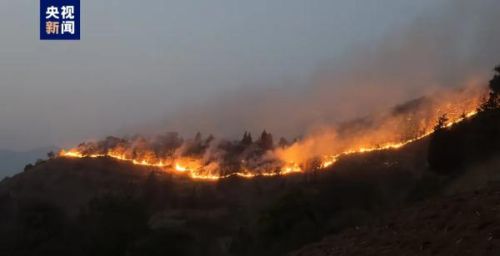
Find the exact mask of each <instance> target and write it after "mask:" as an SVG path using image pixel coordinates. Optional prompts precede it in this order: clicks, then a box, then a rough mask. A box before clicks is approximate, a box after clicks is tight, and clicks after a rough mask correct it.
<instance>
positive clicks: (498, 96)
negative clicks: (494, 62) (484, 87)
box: [479, 65, 500, 112]
mask: <svg viewBox="0 0 500 256" xmlns="http://www.w3.org/2000/svg"><path fill="white" fill-rule="evenodd" d="M494 71H495V75H494V76H493V78H492V79H491V80H490V83H489V88H490V93H489V97H488V100H486V102H484V103H483V104H482V105H481V107H480V108H479V111H481V112H485V111H493V110H497V109H498V108H499V107H500V65H499V66H497V67H495V69H494Z"/></svg>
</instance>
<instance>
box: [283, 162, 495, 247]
mask: <svg viewBox="0 0 500 256" xmlns="http://www.w3.org/2000/svg"><path fill="white" fill-rule="evenodd" d="M497 171H500V170H498V169H497ZM499 251H500V183H496V184H490V185H489V186H487V187H486V188H482V189H479V190H476V191H473V192H466V193H459V194H456V195H454V196H444V197H440V198H436V199H432V200H429V201H425V202H421V203H417V204H416V205H414V206H411V207H407V208H404V209H401V210H397V211H394V212H392V213H390V214H387V215H386V216H385V217H384V218H382V219H380V220H378V221H377V222H375V223H373V224H372V225H366V226H356V227H354V228H351V229H349V230H346V231H344V232H342V233H341V234H339V235H336V236H330V237H327V238H325V239H323V240H322V241H321V242H319V243H315V244H312V245H308V246H306V247H304V248H303V249H301V250H299V251H297V252H294V253H292V254H291V255H294V256H305V255H308V256H327V255H336V256H339V255H360V256H361V255H386V256H390V255H394V256H399V255H450V256H451V255H485V256H486V255H498V252H499Z"/></svg>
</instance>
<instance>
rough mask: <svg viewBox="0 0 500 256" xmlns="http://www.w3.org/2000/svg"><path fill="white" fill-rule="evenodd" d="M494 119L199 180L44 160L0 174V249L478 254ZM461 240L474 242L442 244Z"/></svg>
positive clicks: (490, 200)
mask: <svg viewBox="0 0 500 256" xmlns="http://www.w3.org/2000/svg"><path fill="white" fill-rule="evenodd" d="M498 115H499V112H498V109H497V110H493V111H486V112H481V113H480V114H478V115H477V116H475V117H473V118H470V119H467V120H465V121H463V122H461V123H459V124H457V125H455V126H452V127H437V128H436V129H437V132H436V133H434V134H433V135H432V136H428V137H425V138H423V139H420V140H417V141H414V142H412V143H409V144H407V145H405V146H404V147H402V148H398V149H386V150H378V151H373V152H366V153H359V154H350V155H345V156H342V157H340V159H339V160H338V162H336V163H335V164H334V165H332V166H330V167H329V168H326V169H319V170H316V171H314V170H311V171H308V172H305V173H301V174H292V175H284V176H279V175H278V176H274V177H254V178H251V179H247V178H242V177H234V176H233V177H229V178H224V179H220V180H217V181H200V180H192V179H191V178H189V176H186V175H183V174H182V173H180V174H179V173H177V174H174V173H171V172H165V171H164V170H161V169H160V168H155V167H145V166H140V165H134V164H132V163H130V162H127V161H121V160H116V159H113V158H111V157H97V158H90V157H83V158H61V157H56V158H53V159H49V160H47V161H44V162H39V163H38V164H36V165H34V166H32V167H31V168H26V169H25V171H24V172H23V173H20V174H18V175H15V176H14V177H12V178H7V179H4V180H3V181H2V182H0V222H1V223H0V224H1V225H0V241H3V243H1V244H0V254H3V255H165V254H173V255H283V254H286V253H289V252H290V251H296V250H298V255H309V254H313V255H314V254H317V255H329V254H321V253H324V252H323V251H324V248H326V249H325V250H326V251H328V250H330V249H331V250H337V249H338V250H345V253H346V254H347V255H352V254H356V253H358V252H359V253H360V254H361V255H362V254H364V255H373V254H377V255H379V254H380V253H384V252H387V255H401V253H402V254H406V253H407V254H409V255H411V254H419V253H422V252H423V251H420V250H424V249H425V250H426V251H425V253H427V252H429V253H431V252H436V253H438V254H441V255H453V253H454V252H457V250H459V249H460V250H466V249H467V250H469V249H470V251H471V253H479V252H481V253H486V252H488V251H487V250H490V249H491V250H494V249H495V248H496V247H492V246H489V245H487V244H486V245H484V246H483V244H482V243H480V242H479V241H483V240H484V239H485V237H484V236H485V235H486V234H490V233H491V235H489V236H487V237H486V239H487V242H488V243H490V241H493V242H494V241H496V235H495V234H496V233H495V232H496V228H497V222H496V221H497V219H495V218H496V217H494V216H496V215H495V214H496V212H495V211H496V208H495V207H494V206H496V204H495V203H494V202H495V200H496V199H498V198H497V197H495V195H496V193H497V192H496V189H497V188H496V187H494V188H487V189H485V186H487V185H488V184H489V183H491V181H497V180H499V179H498V178H499V175H498V166H499V161H498V160H497V157H498V156H500V154H499V151H498V146H497V145H500V143H499V141H498V139H499V138H500V136H497V134H498V133H499V131H500V123H499V121H498V120H499V118H498ZM485 129H486V130H485ZM463 143H466V144H467V145H468V146H467V147H463ZM456 159H460V161H455V160H456ZM471 190H472V191H478V192H475V193H474V192H468V193H467V191H471ZM463 193H465V194H463ZM456 194H459V196H453V195H456ZM478 195H479V196H478ZM463 202H466V203H467V204H465V203H463ZM462 203H463V204H462ZM399 209H405V210H402V211H401V210H399ZM470 209H473V210H474V211H473V212H469V211H470ZM476 210H477V211H479V213H476ZM460 212H463V218H462V217H460V216H461V215H459V214H458V213H460ZM483 212H484V215H482V214H483ZM452 213H457V214H455V215H456V216H454V218H451V217H450V215H451V214H452ZM474 214H476V215H477V214H481V216H484V218H483V217H481V218H480V220H475V219H473V216H474ZM381 216H382V217H381ZM384 216H385V217H384ZM429 216H430V217H429ZM490 216H492V217H491V218H490ZM490 219H491V220H490ZM448 220H449V221H450V223H448V222H446V223H445V222H444V221H448ZM482 220H487V221H490V222H491V223H490V222H488V223H486V224H484V223H482V222H480V221H482ZM478 221H479V222H478ZM377 223H382V224H377ZM443 223H444V224H443ZM448 224H449V225H451V226H452V228H451V229H450V227H448V226H446V225H448ZM483 225H484V227H483ZM388 226H389V227H390V228H394V230H390V231H391V233H390V234H389V233H388V232H387V227H388ZM478 226H481V227H480V228H479V229H478ZM353 227H359V228H357V229H356V228H355V229H354V231H353V229H352V228H353ZM462 228H463V229H462ZM474 228H475V229H476V231H477V232H476V233H473V230H474ZM346 230H347V231H346ZM349 230H350V231H349ZM393 231H394V232H399V233H397V234H398V235H395V233H393ZM479 231H480V232H479ZM453 232H458V233H453ZM481 232H486V233H484V234H483V233H481ZM12 234H15V235H12ZM335 234H337V235H335ZM462 234H463V236H464V237H461V236H462ZM332 235H333V236H332ZM466 235H467V236H466ZM323 237H331V238H327V239H325V240H323V242H320V243H316V244H313V245H310V246H307V247H305V248H303V249H300V248H301V247H303V246H304V245H305V244H308V243H313V242H317V241H320V240H322V238H323ZM490 237H491V238H490ZM460 239H461V240H460ZM466 239H471V240H473V241H476V240H477V241H478V242H477V246H476V244H474V245H473V246H472V245H470V244H468V245H470V247H459V249H456V248H455V247H453V248H451V247H450V246H451V245H450V244H452V243H453V242H454V243H456V244H460V243H462V241H464V244H465V241H466ZM393 240H394V241H395V243H397V242H398V241H399V245H398V244H393ZM457 241H458V242H457ZM433 242H434V243H433ZM493 242H491V243H493ZM474 243H475V242H474ZM360 245H361V246H360ZM364 245H366V247H364ZM399 246H401V247H399ZM464 246H465V245H464ZM419 248H422V249H419ZM454 248H455V249H454ZM386 250H387V251H386ZM427 250H428V251H427ZM471 255H472V254H471Z"/></svg>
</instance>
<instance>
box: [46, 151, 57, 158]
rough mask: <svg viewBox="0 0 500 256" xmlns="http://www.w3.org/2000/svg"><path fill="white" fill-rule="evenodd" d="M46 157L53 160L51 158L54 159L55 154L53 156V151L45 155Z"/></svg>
mask: <svg viewBox="0 0 500 256" xmlns="http://www.w3.org/2000/svg"><path fill="white" fill-rule="evenodd" d="M47 157H48V158H49V159H53V158H55V157H56V154H54V151H50V152H49V153H47Z"/></svg>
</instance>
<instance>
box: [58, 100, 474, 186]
mask: <svg viewBox="0 0 500 256" xmlns="http://www.w3.org/2000/svg"><path fill="white" fill-rule="evenodd" d="M464 95H465V96H466V97H468V98H465V97H464ZM483 95H484V94H482V93H476V94H475V96H472V97H471V96H470V93H469V92H467V91H466V92H465V93H463V92H462V93H461V94H457V95H452V97H451V96H450V99H449V100H446V101H444V100H443V99H440V100H441V101H439V102H440V103H439V104H437V105H436V104H434V105H432V104H431V109H430V110H426V111H427V112H425V111H424V113H423V114H422V115H424V117H425V118H422V119H419V116H418V115H409V116H403V117H400V118H402V121H401V120H393V119H394V118H392V119H391V118H389V119H388V120H384V121H383V122H381V125H380V127H378V128H377V129H374V130H369V131H362V132H361V133H359V132H358V133H357V134H356V133H355V134H353V135H352V136H351V137H350V138H348V139H344V138H337V137H336V135H335V134H332V133H328V132H327V133H322V134H319V135H318V134H316V135H312V136H309V137H308V138H306V139H305V140H303V141H299V142H297V143H295V144H293V145H291V146H289V147H287V148H284V149H276V150H274V151H273V152H270V154H271V155H273V157H274V158H277V159H279V160H280V163H281V166H279V167H277V168H270V170H247V169H245V168H243V169H242V170H240V171H236V172H231V173H228V174H225V173H224V172H221V171H220V170H219V169H220V168H219V166H218V164H217V163H213V162H212V163H210V164H208V165H207V164H205V163H204V162H203V160H202V159H196V158H192V157H176V158H171V159H170V158H169V159H159V158H158V157H157V156H155V154H154V153H153V152H148V151H147V150H145V151H144V152H140V154H132V155H131V154H127V153H126V152H127V149H126V148H114V149H111V150H108V151H106V152H107V153H104V154H92V153H91V154H87V153H84V152H82V151H80V150H79V149H78V148H73V149H70V150H68V151H65V150H63V151H61V152H60V154H59V156H61V157H68V158H84V157H90V158H99V157H110V158H113V159H117V160H121V161H126V162H130V163H132V164H134V165H142V166H151V167H157V168H161V169H163V170H165V171H169V172H174V173H179V174H183V175H187V176H189V177H191V178H193V179H200V180H219V179H223V178H227V177H230V176H238V177H242V178H254V177H256V176H265V177H270V176H277V175H290V174H294V173H303V172H305V169H306V168H305V167H304V164H305V161H307V159H308V158H309V159H310V157H309V155H311V156H313V157H318V156H320V157H319V159H320V160H319V161H320V162H319V164H318V165H317V166H316V167H315V169H320V170H324V169H326V168H328V167H330V166H332V165H334V164H335V163H336V162H337V161H338V160H339V158H341V157H342V156H346V155H352V154H359V153H366V152H373V151H381V150H394V149H399V148H401V147H403V146H405V145H407V144H409V143H412V142H415V141H417V140H420V139H423V138H425V137H427V136H429V135H430V134H432V133H433V131H434V125H435V120H437V118H438V117H439V116H441V115H443V114H447V117H448V121H447V122H446V123H445V124H444V126H445V127H451V126H453V125H455V124H457V123H459V122H461V121H463V120H464V119H467V118H470V117H472V116H474V115H476V114H477V111H476V109H477V108H478V106H479V105H480V104H481V102H482V99H483V98H482V96H483ZM441 102H444V103H441ZM407 121H411V123H410V124H411V125H410V126H412V125H413V126H415V127H410V128H415V129H414V130H413V131H417V132H413V134H412V135H411V137H409V138H407V139H401V137H403V136H402V134H403V132H402V131H401V128H400V127H399V125H401V124H405V125H406V126H408V122H407ZM398 136H399V137H398ZM329 140H331V141H334V142H337V144H338V145H336V147H335V148H333V149H324V148H320V149H318V146H322V145H321V144H334V143H329Z"/></svg>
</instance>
